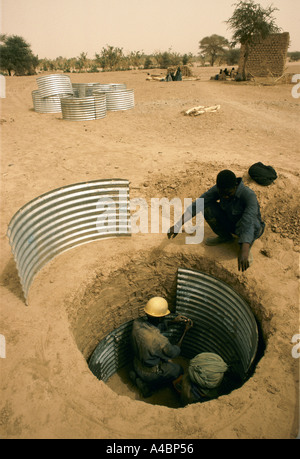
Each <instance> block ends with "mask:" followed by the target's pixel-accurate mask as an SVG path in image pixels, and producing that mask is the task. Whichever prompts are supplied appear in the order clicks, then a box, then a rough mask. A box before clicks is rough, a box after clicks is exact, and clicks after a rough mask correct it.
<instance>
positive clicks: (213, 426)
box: [0, 65, 300, 439]
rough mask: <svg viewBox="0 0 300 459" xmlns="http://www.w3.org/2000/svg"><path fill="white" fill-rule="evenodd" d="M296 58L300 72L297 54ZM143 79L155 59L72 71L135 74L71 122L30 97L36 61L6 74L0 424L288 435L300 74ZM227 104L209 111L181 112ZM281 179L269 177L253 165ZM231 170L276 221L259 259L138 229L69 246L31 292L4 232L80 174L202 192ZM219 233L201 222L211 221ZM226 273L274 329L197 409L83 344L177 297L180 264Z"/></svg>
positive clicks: (1, 431)
mask: <svg viewBox="0 0 300 459" xmlns="http://www.w3.org/2000/svg"><path fill="white" fill-rule="evenodd" d="M288 71H289V72H290V73H300V66H299V65H298V66H297V65H294V66H291V67H290V68H289V69H288ZM217 72H218V69H216V68H214V69H212V68H205V69H202V68H195V69H194V73H195V75H199V76H200V77H201V79H200V80H198V81H183V82H170V83H165V82H158V81H146V77H147V72H146V71H129V72H115V73H98V74H74V75H73V74H71V75H70V77H71V80H72V82H73V83H76V82H103V83H122V82H125V83H126V84H127V88H133V89H134V91H135V108H134V109H132V110H128V111H123V112H120V111H119V112H108V114H107V116H106V118H104V119H101V120H96V121H86V122H72V121H65V120H62V117H61V115H60V114H39V113H36V112H34V111H33V104H32V98H31V93H32V91H33V90H35V89H37V83H36V76H30V77H7V78H6V98H5V99H3V100H2V113H1V131H2V132H1V137H2V148H1V323H0V333H1V335H3V336H4V337H5V342H6V358H1V359H0V372H1V401H0V436H1V438H8V439H21V438H25V439H31V438H71V439H73V438H84V439H89V438H102V439H103V438H105V439H126V438H129V439H133V438H137V439H144V438H148V439H149V438H150V439H151V438H152V439H153V438H160V439H178V438H182V439H204V438H205V439H220V438H226V439H229V438H230V439H264V438H267V439H279V438H283V439H292V438H296V437H297V435H298V431H299V359H297V358H294V357H293V355H292V348H293V346H294V344H292V337H293V336H294V335H295V334H298V333H299V331H298V330H299V309H298V308H299V303H298V300H299V297H298V279H299V250H300V239H299V232H298V228H299V99H295V98H293V97H292V94H291V90H292V84H277V85H266V84H257V83H256V84H254V83H248V84H244V83H234V82H216V81H210V80H209V79H210V76H212V75H214V74H215V73H217ZM215 104H220V105H221V109H220V111H218V112H216V113H206V114H204V115H201V116H198V117H189V116H184V115H183V113H182V111H183V110H187V109H189V108H192V107H194V106H197V105H215ZM257 161H262V162H263V163H264V164H267V165H272V166H273V167H274V168H275V169H276V171H277V173H278V179H277V180H276V182H275V183H274V184H272V185H271V186H269V187H262V186H259V185H258V184H256V183H255V182H253V181H252V180H251V179H250V177H249V176H248V173H247V171H248V168H249V166H251V165H252V164H253V163H255V162H257ZM223 168H229V169H232V170H233V171H234V172H235V173H236V174H237V175H238V176H241V177H243V178H244V181H245V183H246V185H248V186H250V187H251V188H252V189H253V190H254V191H255V192H256V193H257V196H258V199H259V202H260V204H261V211H262V215H263V218H264V220H265V222H266V231H265V233H264V235H263V236H262V238H261V239H260V240H258V241H256V243H255V245H254V247H253V255H254V263H253V265H252V266H251V268H250V269H249V270H247V271H246V272H245V273H242V272H239V271H238V269H237V259H236V246H235V245H227V246H223V247H217V248H208V247H205V245H204V244H203V243H202V244H199V245H187V244H185V243H184V239H183V235H179V236H178V237H177V238H176V239H175V240H173V241H169V240H168V239H167V237H166V235H165V234H155V235H151V234H135V235H132V236H131V237H130V238H118V239H109V240H107V241H105V240H104V241H98V242H93V243H91V244H86V245H82V246H79V247H77V248H74V249H72V250H69V251H68V252H65V253H63V254H61V255H59V256H58V257H56V258H55V259H54V260H52V261H51V262H50V263H48V264H47V265H46V266H45V267H44V268H43V269H42V270H41V271H40V273H39V274H38V275H37V276H36V277H35V279H34V282H33V284H32V286H31V289H30V293H29V305H28V306H25V303H24V298H23V294H22V289H21V285H20V282H19V279H18V273H17V269H16V265H15V262H14V259H13V256H12V252H11V249H10V245H9V241H8V238H7V236H6V231H7V227H8V224H9V221H10V219H11V218H12V216H13V215H14V214H15V212H16V211H17V210H18V209H19V208H20V207H21V206H23V205H24V204H26V203H27V202H29V201H30V200H31V199H33V198H35V197H37V196H40V195H41V194H43V193H45V192H47V191H50V190H53V189H56V188H59V187H62V186H65V185H69V184H73V183H77V182H83V181H89V180H96V179H110V178H124V179H128V180H129V181H130V194H131V197H143V198H145V199H150V198H151V197H168V198H171V197H175V196H176V197H180V198H183V197H190V198H193V199H194V198H196V197H198V196H199V195H200V194H201V193H202V192H203V191H205V190H206V189H207V188H208V187H210V186H212V185H213V184H214V182H215V177H216V174H217V173H218V171H220V170H221V169H223ZM210 233H211V232H210V230H209V229H208V228H207V227H206V226H205V235H209V234H210ZM178 266H181V267H191V268H193V269H197V270H199V271H204V272H208V273H211V274H213V275H215V276H217V277H219V278H220V279H223V280H225V281H226V282H227V283H228V284H230V285H231V286H232V287H233V288H235V289H236V290H237V291H238V292H239V293H241V294H242V295H243V297H244V298H245V299H246V300H247V301H248V303H249V304H250V306H251V308H252V310H253V312H254V314H255V316H256V318H257V320H258V321H259V322H260V324H261V327H262V331H263V337H264V340H265V344H266V349H265V353H264V356H263V357H262V359H261V360H260V362H259V364H258V365H257V367H256V370H255V373H254V375H253V376H252V377H251V378H250V379H249V380H248V381H247V382H246V384H244V385H243V386H242V387H241V388H239V389H238V390H235V391H233V392H232V393H231V394H229V395H226V396H222V397H221V398H219V399H217V400H213V401H211V402H208V403H204V404H195V405H189V406H187V407H185V408H173V407H172V406H163V405H162V402H161V400H160V401H157V402H155V401H152V402H153V403H151V400H146V401H144V400H142V399H141V397H140V395H139V393H138V392H137V391H136V390H135V389H134V388H133V387H132V386H131V385H130V383H126V382H124V378H123V377H122V374H120V375H115V376H114V377H113V378H112V380H111V381H110V382H108V383H107V384H105V383H104V382H103V381H99V380H98V379H97V378H96V377H95V376H94V375H93V374H92V373H91V372H90V370H89V368H88V365H87V361H86V359H87V358H88V357H89V355H90V354H91V352H92V351H93V349H94V348H95V347H96V345H97V343H98V342H99V341H100V339H102V338H103V337H104V336H106V334H107V333H109V332H110V331H112V330H113V329H114V328H116V327H118V326H119V325H120V324H122V323H124V322H125V321H127V320H129V319H132V318H134V317H137V316H138V315H141V314H142V311H143V309H142V308H143V305H144V303H145V301H146V300H147V299H148V298H149V297H150V296H152V295H153V294H161V295H163V296H166V297H167V298H168V300H169V301H170V307H171V308H172V306H173V305H172V301H173V300H174V292H173V285H174V278H175V276H176V270H177V267H178Z"/></svg>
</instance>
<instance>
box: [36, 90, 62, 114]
mask: <svg viewBox="0 0 300 459" xmlns="http://www.w3.org/2000/svg"><path fill="white" fill-rule="evenodd" d="M66 95H67V94H65V96H66ZM61 97H63V96H61V95H58V96H50V97H41V95H40V92H39V91H38V90H35V91H32V101H33V107H34V111H36V112H37V113H60V112H61V102H60V99H61Z"/></svg>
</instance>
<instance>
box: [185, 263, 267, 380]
mask: <svg viewBox="0 0 300 459" xmlns="http://www.w3.org/2000/svg"><path fill="white" fill-rule="evenodd" d="M176 295H177V296H176V312H178V313H179V314H184V315H186V316H188V317H190V318H191V319H192V320H193V321H194V327H193V328H192V329H191V330H190V331H189V333H188V334H187V336H186V339H185V342H184V346H183V348H182V350H183V352H185V354H186V355H187V356H188V357H189V358H191V357H193V356H195V355H197V354H198V353H200V352H215V353H217V354H219V355H220V356H221V357H222V358H223V359H224V360H225V362H226V363H228V364H230V366H231V368H233V369H234V372H235V373H237V374H238V375H239V376H240V377H241V378H243V377H244V376H245V375H246V374H247V372H248V370H249V368H250V366H251V364H252V362H253V360H254V357H255V355H256V352H257V346H258V328H257V324H256V320H255V317H254V315H253V313H252V311H251V309H250V307H249V305H248V304H247V303H246V302H245V300H244V299H243V298H242V297H241V296H240V295H238V294H237V293H236V292H235V291H234V290H233V289H232V288H231V287H230V286H229V285H227V284H226V283H225V282H223V281H221V280H219V279H216V278H215V277H213V276H210V275H208V274H205V273H201V272H197V271H192V270H188V269H183V268H180V269H178V278H177V293H176Z"/></svg>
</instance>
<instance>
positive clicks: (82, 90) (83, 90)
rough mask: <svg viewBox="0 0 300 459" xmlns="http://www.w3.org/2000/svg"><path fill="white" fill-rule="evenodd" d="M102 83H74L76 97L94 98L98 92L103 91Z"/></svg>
mask: <svg viewBox="0 0 300 459" xmlns="http://www.w3.org/2000/svg"><path fill="white" fill-rule="evenodd" d="M101 86H102V85H101V84H100V83H72V87H73V92H74V96H75V97H87V96H92V95H93V92H94V91H96V90H98V91H99V90H101Z"/></svg>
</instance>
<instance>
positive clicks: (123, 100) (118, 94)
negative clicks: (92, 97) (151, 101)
mask: <svg viewBox="0 0 300 459" xmlns="http://www.w3.org/2000/svg"><path fill="white" fill-rule="evenodd" d="M96 93H98V91H95V92H94V94H96ZM131 108H134V90H133V89H125V90H118V91H107V92H106V109H107V110H110V111H117V110H130V109H131Z"/></svg>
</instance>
